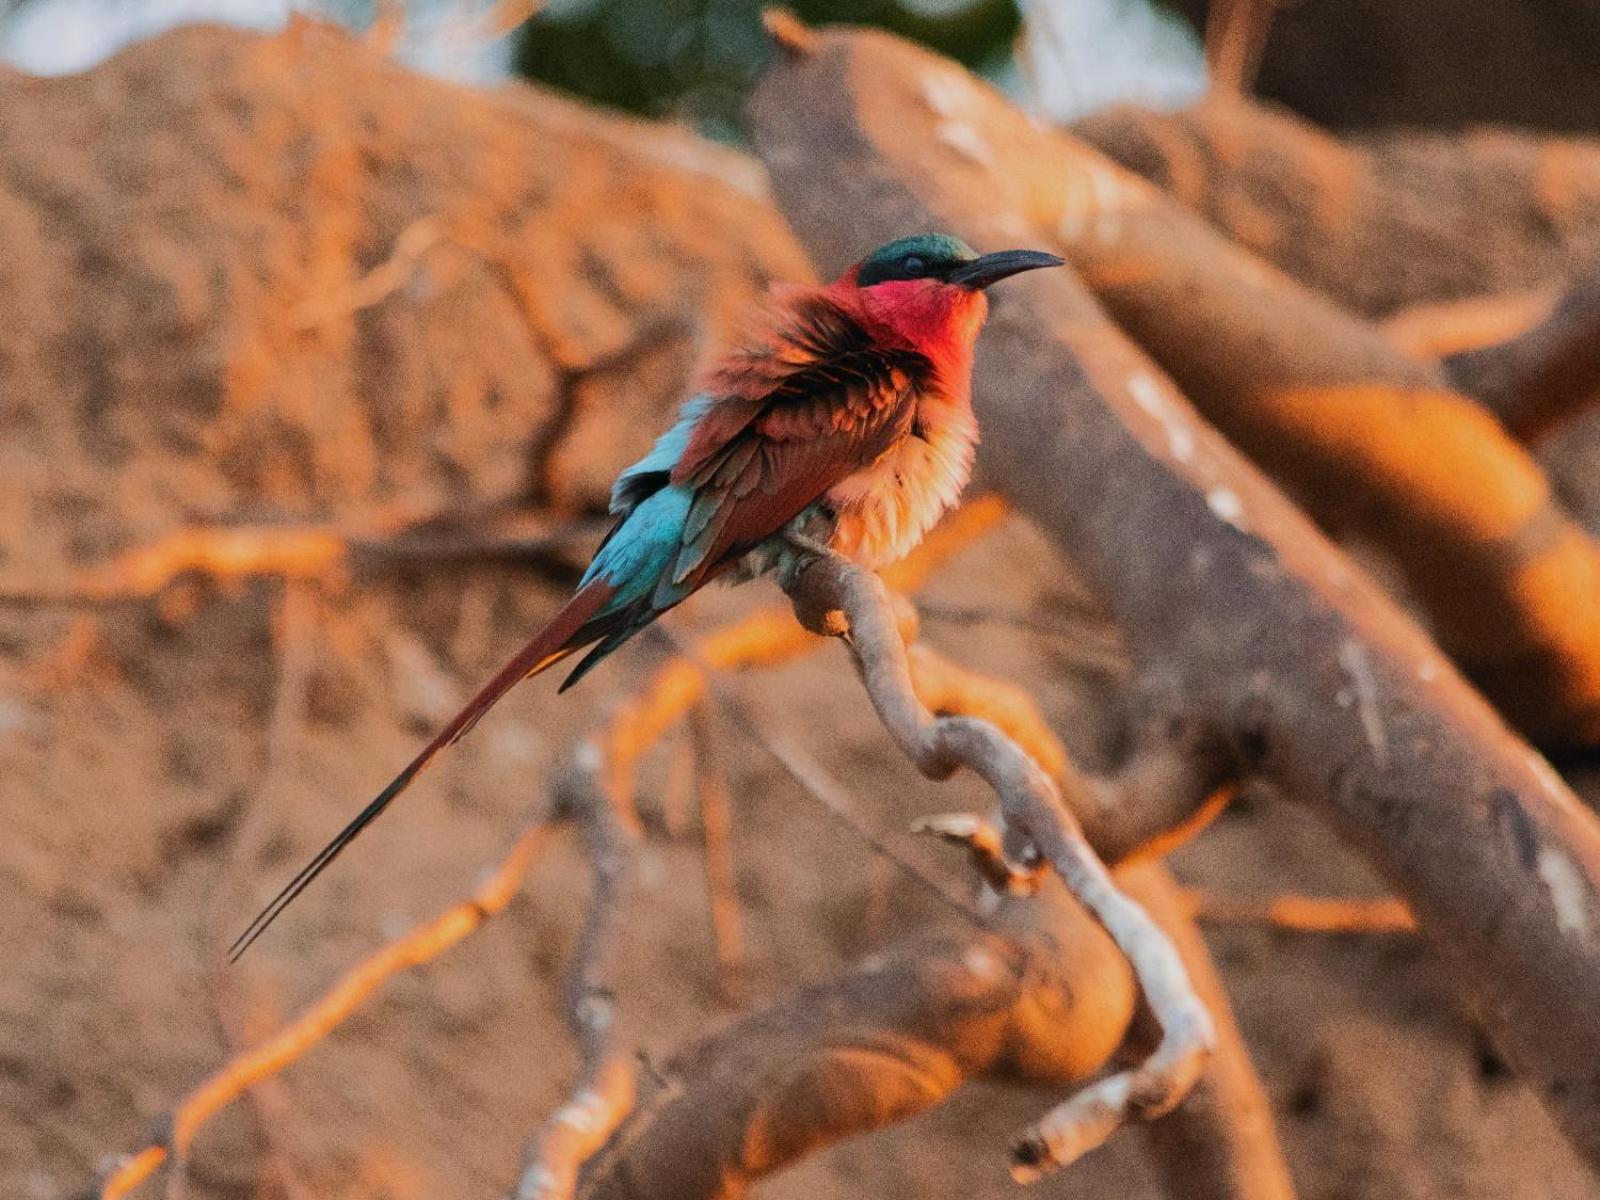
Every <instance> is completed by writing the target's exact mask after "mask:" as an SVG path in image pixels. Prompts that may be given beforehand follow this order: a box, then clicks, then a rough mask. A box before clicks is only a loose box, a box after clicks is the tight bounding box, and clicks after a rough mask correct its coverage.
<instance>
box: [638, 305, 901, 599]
mask: <svg viewBox="0 0 1600 1200" xmlns="http://www.w3.org/2000/svg"><path fill="white" fill-rule="evenodd" d="M787 315H788V318H789V319H788V321H787V323H784V324H779V325H778V326H777V327H776V329H775V332H774V335H773V337H772V338H771V341H770V342H769V343H768V344H767V345H766V346H763V347H760V348H758V349H757V350H754V351H746V352H744V353H742V354H740V355H736V356H734V357H732V358H731V359H730V360H729V362H728V363H727V364H726V365H725V366H724V367H723V369H722V370H721V371H720V372H718V374H717V375H715V376H713V378H712V381H711V387H712V389H713V391H712V394H713V395H714V396H716V397H717V398H716V399H714V400H713V401H712V402H711V403H710V404H709V405H708V406H707V408H706V409H705V411H704V412H703V413H702V415H701V416H700V418H699V420H698V421H697V422H696V424H695V427H694V431H693V433H692V434H691V436H690V437H689V439H688V444H687V446H686V447H685V449H684V452H683V454H682V456H681V457H680V458H679V460H678V463H677V465H676V466H675V467H674V469H673V471H672V476H671V481H672V482H673V483H674V484H678V485H681V486H686V487H688V488H690V489H691V490H692V491H693V493H694V499H693V501H692V502H691V504H690V507H689V513H688V516H687V518H686V520H685V522H684V527H683V532H682V535H681V541H682V545H681V548H680V549H679V550H678V552H677V555H676V558H675V561H674V562H673V564H672V566H671V568H670V569H669V570H668V571H667V572H666V574H665V576H664V577H663V579H662V580H661V591H662V595H661V597H660V598H661V599H669V598H670V597H672V596H675V595H677V594H678V593H679V592H683V593H684V594H687V591H692V590H693V589H694V588H696V587H698V586H700V584H702V583H703V582H705V580H706V579H707V578H709V577H710V575H711V574H713V573H715V572H716V571H717V570H718V569H720V568H721V567H723V566H725V565H726V564H728V563H729V562H731V561H732V560H734V559H736V558H738V557H740V556H741V555H743V554H745V553H746V552H748V551H749V550H752V549H754V548H755V547H756V546H758V545H760V544H761V543H762V542H764V541H765V540H766V539H767V538H769V537H771V536H772V535H773V534H775V533H777V532H778V531H779V530H781V529H782V528H783V527H784V526H785V525H787V524H788V523H789V522H790V521H792V520H793V519H794V518H795V517H797V516H799V515H800V514H801V513H803V512H804V511H805V510H806V509H807V508H808V507H809V506H810V505H812V504H813V503H815V502H816V501H817V500H819V499H821V498H822V497H823V496H824V495H825V494H826V493H827V491H828V489H830V488H831V487H833V486H834V485H835V484H837V483H839V482H841V481H842V480H844V479H845V478H847V477H848V476H850V475H852V474H854V473H855V472H856V471H858V470H861V469H862V468H864V467H867V466H869V465H871V464H872V463H873V462H874V461H876V460H877V459H878V457H879V456H881V455H882V454H883V453H884V452H885V451H886V450H887V449H889V447H890V446H892V445H893V444H894V443H895V441H897V440H898V439H899V438H900V437H903V436H905V435H906V434H907V433H908V432H909V431H910V428H911V424H912V421H913V419H914V417H915V402H916V390H917V388H918V386H919V385H920V384H921V383H922V382H924V380H925V379H926V377H927V375H928V373H929V372H930V371H931V369H932V368H931V366H930V365H929V363H928V362H927V360H926V359H924V358H923V357H922V356H921V355H918V354H916V353H915V352H912V351H909V350H905V349H901V348H897V347H884V346H881V345H879V344H877V343H876V342H875V341H874V340H873V338H872V337H871V335H870V334H868V333H867V331H866V330H864V329H863V328H862V327H861V326H860V325H859V324H858V323H857V322H856V321H855V320H854V319H852V318H851V317H850V316H849V314H847V313H845V312H843V311H842V310H841V309H839V308H838V307H837V306H836V305H834V304H833V303H832V302H830V301H828V300H827V299H826V298H825V297H821V296H818V295H817V294H816V293H810V294H806V295H803V296H801V297H799V298H796V299H793V300H791V301H790V302H789V312H788V314H787Z"/></svg>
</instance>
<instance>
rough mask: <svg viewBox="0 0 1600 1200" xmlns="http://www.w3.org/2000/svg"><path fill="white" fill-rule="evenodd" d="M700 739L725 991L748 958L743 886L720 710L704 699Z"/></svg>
mask: <svg viewBox="0 0 1600 1200" xmlns="http://www.w3.org/2000/svg"><path fill="white" fill-rule="evenodd" d="M689 726H690V730H691V733H692V736H693V741H694V774H695V791H696V793H697V794H698V795H699V798H700V832H701V837H702V839H703V849H704V862H705V873H706V894H707V897H708V899H709V903H710V909H711V940H712V943H713V945H714V946H715V948H716V954H717V972H718V976H719V978H720V981H721V986H722V991H723V994H724V995H731V994H732V987H733V980H734V975H735V973H736V972H737V971H738V970H739V968H740V967H741V965H742V964H743V962H744V938H743V935H742V933H741V930H740V922H739V886H738V880H737V879H736V878H735V876H734V871H733V840H732V839H733V815H732V811H731V808H730V804H729V801H730V797H729V795H728V779H727V774H726V772H725V771H724V769H723V763H722V747H721V743H720V736H719V733H718V730H717V722H716V716H715V714H714V713H713V712H712V710H711V708H710V706H709V705H707V704H706V703H705V702H704V701H701V702H700V703H699V704H696V705H695V706H694V708H692V709H691V710H690V711H689Z"/></svg>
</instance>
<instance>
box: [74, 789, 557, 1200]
mask: <svg viewBox="0 0 1600 1200" xmlns="http://www.w3.org/2000/svg"><path fill="white" fill-rule="evenodd" d="M551 832H552V827H551V826H550V825H549V824H548V823H547V822H544V821H540V822H538V823H536V824H535V825H533V826H531V827H530V828H529V829H528V830H527V831H525V832H524V833H523V834H522V836H521V837H519V838H518V839H517V841H516V843H515V844H514V845H513V846H512V847H511V851H510V853H508V854H507V855H506V856H505V858H503V859H502V860H501V861H500V863H499V864H498V865H497V866H496V867H495V868H494V870H493V872H492V873H491V874H490V875H489V877H488V879H487V880H485V882H484V884H483V886H481V887H480V888H478V889H477V891H475V892H473V894H472V895H471V896H470V897H468V898H467V899H466V900H463V901H461V902H460V903H458V904H453V905H451V906H450V907H449V908H447V909H446V910H445V911H444V912H442V913H440V914H439V916H437V917H435V918H434V919H433V920H432V921H429V922H428V923H427V924H426V925H424V926H422V927H421V928H420V929H415V930H413V931H412V932H410V933H408V934H406V935H405V936H404V937H401V938H399V939H398V940H396V941H393V942H391V943H389V944H388V945H387V946H384V947H383V948H382V949H380V950H378V951H377V952H376V953H374V954H371V955H369V956H368V957H366V958H364V959H362V960H361V961H360V962H359V963H357V964H356V965H355V966H354V967H352V968H351V969H350V970H348V971H346V972H345V974H344V975H343V976H342V977H341V978H340V980H339V982H338V983H336V984H335V985H334V986H333V988H332V989H331V990H329V991H328V992H327V993H326V994H325V995H324V996H323V997H322V999H320V1000H318V1001H317V1002H316V1003H315V1004H313V1005H312V1006H311V1007H310V1008H308V1009H307V1010H306V1011H305V1012H304V1013H302V1014H301V1015H300V1016H299V1017H298V1018H296V1019H295V1020H294V1021H292V1022H291V1023H290V1024H288V1025H286V1026H285V1027H284V1028H283V1029H282V1030H280V1031H279V1032H278V1033H277V1034H276V1035H275V1036H273V1037H272V1038H271V1039H270V1040H268V1041H267V1042H265V1043H263V1044H262V1045H260V1046H257V1047H256V1048H255V1049H253V1050H250V1051H247V1052H246V1053H244V1054H242V1055H239V1056H238V1057H237V1058H234V1059H232V1060H230V1061H229V1062H227V1063H225V1064H224V1065H223V1066H222V1067H221V1068H219V1069H218V1070H217V1071H216V1072H215V1073H214V1074H212V1076H211V1077H210V1078H209V1079H207V1080H206V1081H205V1082H204V1083H202V1084H201V1085H200V1086H199V1087H197V1088H196V1089H195V1090H194V1091H192V1092H190V1093H189V1095H188V1096H186V1097H185V1098H184V1099H183V1100H182V1101H181V1102H180V1103H179V1104H178V1106H177V1108H176V1109H174V1110H173V1112H172V1116H171V1118H170V1119H169V1120H168V1121H167V1122H165V1125H166V1127H167V1133H166V1134H165V1136H163V1137H162V1138H160V1139H158V1140H156V1141H154V1142H152V1143H151V1144H150V1145H148V1146H146V1147H145V1148H144V1149H142V1150H139V1151H136V1152H135V1153H134V1154H132V1155H130V1156H128V1157H126V1158H124V1159H123V1160H122V1161H121V1162H120V1163H118V1164H117V1166H116V1167H115V1168H114V1169H113V1170H112V1171H111V1173H110V1174H109V1175H108V1176H107V1177H106V1178H105V1180H104V1181H103V1182H102V1183H101V1184H100V1188H99V1195H100V1198H101V1200H116V1198H117V1197H120V1196H126V1195H128V1194H129V1193H130V1192H132V1191H133V1189H134V1188H136V1187H138V1186H139V1184H141V1183H142V1182H144V1180H146V1179H148V1178H149V1177H150V1175H151V1174H152V1173H153V1172H154V1171H155V1169H156V1168H157V1167H159V1166H160V1165H161V1164H162V1163H163V1162H166V1161H167V1159H168V1158H169V1157H177V1158H182V1157H184V1156H185V1155H186V1154H187V1153H188V1149H189V1144H190V1143H191V1142H192V1141H193V1140H194V1136H195V1134H196V1133H198V1132H199V1131H200V1129H201V1127H202V1126H204V1125H205V1123H206V1122H207V1121H209V1120H210V1119H211V1118H212V1117H213V1116H215V1115H216V1114H217V1113H218V1112H219V1111H220V1110H221V1109H223V1108H225V1107H226V1106H227V1105H229V1104H231V1103H233V1101H235V1100H237V1099H238V1098H239V1096H240V1095H241V1094H243V1092H244V1091H245V1089H246V1088H248V1087H250V1086H252V1085H253V1084H255V1083H257V1082H259V1081H260V1080H262V1079H266V1078H268V1077H269V1076H272V1075H275V1074H277V1073H278V1072H279V1071H281V1070H283V1068H284V1067H286V1066H288V1065H289V1064H290V1063H292V1062H294V1061H295V1060H296V1059H297V1058H299V1057H300V1056H301V1055H303V1054H305V1053H306V1051H308V1050H310V1049H311V1048H312V1047H313V1046H315V1045H316V1044H317V1043H318V1042H320V1041H322V1039H323V1038H325V1037H327V1036H328V1034H329V1033H331V1032H332V1031H333V1030H334V1029H336V1028H337V1027H338V1026H339V1025H340V1024H341V1023H342V1022H343V1021H344V1019H345V1018H346V1017H348V1016H349V1015H350V1014H351V1013H352V1012H354V1011H355V1010H356V1009H357V1008H358V1007H359V1006H360V1005H361V1004H362V1003H363V1002H364V1001H365V1000H366V999H367V997H369V996H370V995H372V993H373V992H375V991H377V990H378V988H380V987H381V986H383V984H385V983H386V982H388V980H389V979H390V978H391V977H393V976H394V975H396V974H398V973H399V972H401V971H404V970H406V969H408V968H410V967H415V966H419V965H421V964H422V963H426V962H431V961H432V960H433V959H435V958H437V957H438V956H439V955H440V954H442V953H444V952H445V951H446V950H448V949H449V948H450V947H451V946H454V945H455V944H456V943H457V942H459V941H460V940H461V939H462V938H464V937H466V936H467V935H468V934H470V933H472V932H473V931H474V930H475V929H477V928H478V926H479V925H481V924H483V922H484V921H486V920H488V919H489V918H490V917H492V916H494V915H495V914H496V913H498V912H500V911H501V910H502V909H504V908H505V906H506V905H507V904H509V903H510V902H511V898H512V896H514V895H515V894H516V891H517V888H518V886H519V885H520V884H521V882H522V878H523V876H524V875H526V874H527V872H528V868H529V867H531V866H532V865H533V862H534V860H535V859H537V858H538V857H539V854H540V852H541V851H542V850H543V849H544V847H545V845H546V843H547V842H548V840H549V838H550V835H551Z"/></svg>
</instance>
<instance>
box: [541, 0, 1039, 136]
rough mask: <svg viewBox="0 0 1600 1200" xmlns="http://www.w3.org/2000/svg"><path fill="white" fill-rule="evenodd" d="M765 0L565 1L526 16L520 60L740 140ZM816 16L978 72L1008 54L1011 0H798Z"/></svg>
mask: <svg viewBox="0 0 1600 1200" xmlns="http://www.w3.org/2000/svg"><path fill="white" fill-rule="evenodd" d="M763 7H764V5H763V3H762V2H761V0H566V2H565V3H560V2H558V3H552V4H551V5H550V6H549V7H548V8H547V9H546V10H545V11H543V12H541V13H540V14H539V15H538V16H537V17H535V18H534V19H533V20H532V21H529V22H528V24H527V25H526V26H524V28H523V30H522V33H521V36H520V40H519V42H518V45H517V50H516V60H515V64H516V70H517V71H518V72H519V73H520V74H523V75H526V76H528V77H529V78H531V79H535V80H538V81H539V82H541V83H546V84H550V85H552V86H554V87H558V88H561V89H563V90H565V91H569V92H575V93H577V94H578V95H580V96H584V97H586V98H588V99H591V100H595V101H598V102H600V103H603V104H609V105H614V106H617V107H620V108H625V109H630V110H632V111H634V112H639V113H645V114H647V115H649V116H656V117H660V116H670V117H677V118H680V119H682V120H685V121H688V122H691V123H692V124H694V125H696V126H698V127H699V128H700V129H701V130H702V131H703V132H705V133H707V134H710V135H711V136H713V137H719V138H723V139H727V140H737V139H738V138H739V135H740V128H741V118H740V106H741V104H742V103H743V100H744V96H745V93H746V92H747V91H748V90H749V88H750V85H751V83H752V81H753V80H754V79H755V77H756V75H757V74H758V72H759V71H760V69H761V67H762V65H763V64H764V63H765V62H766V58H767V55H768V54H769V53H770V52H771V51H770V48H769V46H768V44H767V39H766V36H765V34H764V33H763V32H762V29H761V9H762V8H763ZM788 7H789V8H792V9H793V10H794V11H795V12H796V13H797V14H799V16H800V17H801V18H802V19H803V20H805V21H807V22H808V23H816V24H823V23H827V22H849V23H850V24H855V25H876V26H878V27H880V28H883V29H887V30H890V31H892V32H894V33H898V34H901V35H903V36H905V37H909V38H911V39H913V40H915V41H919V42H923V43H925V44H926V45H928V46H931V47H933V48H934V49H935V50H938V51H940V52H941V53H943V54H947V55H949V56H951V57H952V58H956V59H959V60H960V61H961V62H963V63H966V64H967V65H968V66H971V67H974V68H976V69H978V70H994V69H996V68H997V67H998V66H999V65H1000V64H1002V63H1003V62H1004V61H1005V60H1006V58H1007V56H1008V55H1009V54H1010V50H1011V41H1012V39H1013V37H1014V36H1015V35H1016V32H1017V28H1018V24H1019V17H1018V14H1017V9H1016V5H1015V4H1014V2H1013V0H790V2H789V4H788Z"/></svg>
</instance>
